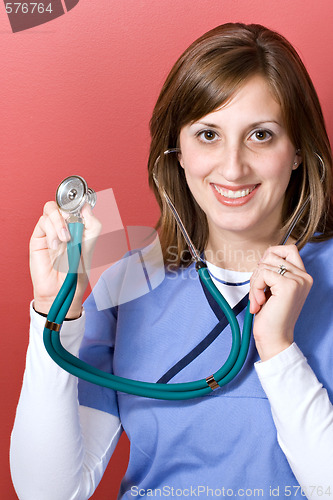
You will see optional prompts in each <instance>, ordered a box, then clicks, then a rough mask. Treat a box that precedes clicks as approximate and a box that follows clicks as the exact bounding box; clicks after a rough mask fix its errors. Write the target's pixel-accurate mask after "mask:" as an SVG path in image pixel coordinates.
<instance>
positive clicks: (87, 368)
mask: <svg viewBox="0 0 333 500" xmlns="http://www.w3.org/2000/svg"><path fill="white" fill-rule="evenodd" d="M68 227H69V231H70V233H71V241H70V242H69V243H68V244H67V251H68V260H69V272H68V274H67V276H66V278H65V281H64V283H63V285H62V287H61V289H60V291H59V293H58V295H57V297H56V299H55V300H54V303H53V304H52V307H51V309H50V311H49V314H48V316H47V320H46V324H45V327H44V332H43V340H44V345H45V348H46V350H47V352H48V353H49V355H50V356H51V358H52V359H53V360H54V361H55V362H56V363H57V364H58V365H59V366H61V367H62V368H63V369H64V370H66V371H67V372H69V373H71V374H72V375H74V376H76V377H79V378H81V379H83V380H87V381H88V382H91V383H94V384H97V385H101V386H103V387H108V388H110V389H113V390H116V391H120V392H126V393H129V394H134V395H137V396H142V397H149V398H155V399H166V400H185V399H192V398H197V397H202V396H205V395H206V394H209V393H210V392H212V390H213V389H212V385H211V384H210V382H208V381H207V380H208V379H212V378H213V380H214V383H215V385H216V386H220V387H221V386H223V385H225V384H227V383H228V382H230V381H231V380H232V379H233V378H234V377H235V376H236V375H237V374H238V372H239V371H240V369H241V368H242V366H243V364H244V361H245V358H246V355H247V352H248V347H249V342H250V335H251V327H252V317H253V316H252V314H250V312H249V306H248V308H247V311H246V315H245V322H244V330H243V336H242V339H241V336H240V330H239V325H238V322H237V319H236V316H235V314H234V312H233V311H232V309H231V308H230V306H229V304H228V303H227V302H226V301H225V299H224V298H223V297H222V295H221V294H220V293H219V291H218V290H217V288H216V287H215V285H214V283H213V282H212V280H211V278H210V275H209V273H208V270H207V268H206V267H205V266H203V267H201V268H200V269H198V272H199V276H200V279H201V280H202V281H203V283H204V285H205V286H206V287H207V288H208V289H209V291H210V293H212V294H213V295H214V297H215V299H216V300H217V302H218V303H219V305H220V306H221V307H222V309H223V310H224V311H225V313H226V315H227V318H228V320H229V322H230V325H231V331H232V348H231V351H230V354H229V356H228V359H227V361H226V363H225V364H224V365H223V366H222V367H221V368H220V369H219V370H218V371H217V372H216V373H214V375H213V376H210V377H207V379H201V380H196V381H194V382H187V383H179V384H159V383H149V382H141V381H136V380H131V379H127V378H124V377H118V376H116V375H113V374H110V373H106V372H103V371H101V370H99V369H97V368H95V367H93V366H91V365H89V364H87V363H85V362H84V361H82V360H80V359H79V358H77V357H75V356H73V355H72V354H71V353H69V352H68V351H67V350H66V349H64V347H63V346H62V344H61V341H60V331H59V330H60V326H61V324H62V323H63V321H64V319H65V317H66V314H67V312H68V310H69V308H70V305H71V303H72V300H73V298H74V295H75V290H76V286H77V269H78V266H79V262H80V255H81V242H82V234H83V224H82V223H81V222H74V223H69V224H68Z"/></svg>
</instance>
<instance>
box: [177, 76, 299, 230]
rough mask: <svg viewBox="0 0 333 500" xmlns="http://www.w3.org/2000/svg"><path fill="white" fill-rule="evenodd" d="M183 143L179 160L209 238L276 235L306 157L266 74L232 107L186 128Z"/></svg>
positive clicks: (246, 88) (249, 84) (248, 86)
mask: <svg viewBox="0 0 333 500" xmlns="http://www.w3.org/2000/svg"><path fill="white" fill-rule="evenodd" d="M179 142H180V149H181V153H180V154H179V161H180V164H181V166H182V167H183V168H184V172H185V176H186V180H187V183H188V186H189V188H190V190H191V192H192V194H193V196H194V198H195V200H196V201H197V203H198V204H199V206H200V207H201V209H202V210H203V211H204V212H205V214H206V216H207V220H208V227H209V240H211V239H212V238H213V239H214V238H215V239H216V238H221V237H222V238H223V237H224V238H226V237H228V236H229V237H230V236H231V234H233V235H237V236H241V237H242V238H246V239H257V238H262V237H263V235H267V236H272V235H273V234H275V235H276V232H277V231H278V230H279V228H280V227H281V215H282V206H283V200H284V195H285V191H286V189H287V186H288V183H289V180H290V176H291V173H292V170H293V169H294V168H297V165H298V164H299V163H300V162H301V158H300V157H299V156H298V155H297V154H296V148H295V146H294V145H293V144H292V142H291V140H290V139H289V137H288V134H287V132H286V129H285V127H284V124H283V118H282V113H281V108H280V105H279V104H278V102H277V101H276V100H275V99H274V97H273V95H272V93H271V91H270V88H269V86H268V84H267V82H266V80H265V79H264V78H263V77H262V76H259V75H258V76H255V77H253V78H251V79H250V80H249V81H247V82H246V83H245V84H244V85H243V86H242V87H241V89H240V90H239V91H238V92H237V93H236V94H235V96H234V97H233V98H232V99H231V100H230V101H229V103H227V104H226V105H224V106H222V107H221V108H219V109H218V110H216V111H214V112H212V113H209V114H208V115H206V116H203V117H202V118H200V119H199V120H198V121H196V122H194V123H191V124H188V125H186V126H184V127H183V128H182V129H181V132H180V136H179ZM294 162H296V163H297V165H294Z"/></svg>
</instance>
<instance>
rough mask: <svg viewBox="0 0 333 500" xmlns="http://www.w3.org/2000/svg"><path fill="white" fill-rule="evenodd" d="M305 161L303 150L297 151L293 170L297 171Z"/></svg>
mask: <svg viewBox="0 0 333 500" xmlns="http://www.w3.org/2000/svg"><path fill="white" fill-rule="evenodd" d="M302 161H303V157H302V154H301V150H300V149H296V153H295V157H294V163H293V170H296V169H297V168H298V167H299V166H300V164H301V163H302Z"/></svg>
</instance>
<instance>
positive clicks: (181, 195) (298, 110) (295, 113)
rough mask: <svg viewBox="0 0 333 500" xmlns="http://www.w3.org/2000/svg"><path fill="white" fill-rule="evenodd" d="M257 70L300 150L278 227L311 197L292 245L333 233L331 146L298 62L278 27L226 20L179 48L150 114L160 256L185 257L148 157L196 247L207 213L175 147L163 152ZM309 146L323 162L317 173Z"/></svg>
mask: <svg viewBox="0 0 333 500" xmlns="http://www.w3.org/2000/svg"><path fill="white" fill-rule="evenodd" d="M258 74H259V75H262V76H263V77H264V78H265V79H266V81H267V82H268V84H269V86H270V88H271V90H272V92H273V95H274V96H275V98H276V99H277V101H278V102H279V104H280V106H281V109H282V114H283V118H284V124H285V127H286V130H287V132H288V134H289V137H290V140H291V141H292V143H293V144H294V145H295V149H296V148H297V149H300V150H301V155H302V164H301V165H300V167H299V168H298V169H296V170H295V171H293V173H292V177H291V180H290V183H289V186H288V188H287V191H286V195H285V200H284V207H283V214H282V216H283V220H282V226H283V227H282V231H285V230H286V228H287V227H288V226H289V224H290V221H291V220H292V218H293V215H294V214H295V213H296V211H297V210H298V209H299V207H300V206H301V205H302V204H303V203H304V201H305V200H306V199H307V197H310V203H309V204H308V205H307V208H306V210H305V211H304V213H303V215H302V217H301V218H300V220H299V222H298V223H297V224H296V226H295V228H294V230H293V232H292V236H293V237H294V238H295V239H297V240H300V244H299V248H301V247H302V246H304V245H305V243H306V242H308V241H309V240H311V241H320V240H323V239H328V238H329V237H331V236H332V235H333V204H332V198H331V189H332V153H331V148H330V144H329V139H328V136H327V132H326V128H325V123H324V118H323V114H322V111H321V107H320V103H319V99H318V96H317V94H316V91H315V89H314V86H313V84H312V81H311V79H310V77H309V75H308V73H307V71H306V69H305V67H304V64H303V63H302V61H301V59H300V57H299V56H298V54H297V52H296V50H295V49H294V48H293V47H292V45H291V44H290V43H289V42H288V41H287V40H286V39H285V38H284V37H283V36H281V35H280V34H278V33H276V32H274V31H271V30H269V29H267V28H265V27H263V26H260V25H257V24H250V25H245V24H241V23H228V24H224V25H221V26H218V27H217V28H215V29H213V30H211V31H209V32H208V33H206V34H204V35H203V36H201V37H200V38H199V39H198V40H196V41H195V42H194V43H192V45H190V47H189V48H188V49H187V50H186V51H185V52H184V53H183V54H182V55H181V56H180V58H179V59H178V61H177V62H176V64H175V65H174V66H173V68H172V70H171V72H170V73H169V76H168V77H167V79H166V82H165V84H164V86H163V88H162V91H161V93H160V96H159V98H158V100H157V103H156V106H155V108H154V111H153V115H152V118H151V122H150V131H151V139H152V140H151V147H150V155H149V161H148V171H149V184H150V186H151V187H152V189H153V190H154V193H155V196H156V198H157V201H158V203H159V205H160V208H161V217H160V219H159V221H158V224H157V228H159V229H160V242H161V246H162V251H163V255H164V259H165V261H166V263H170V262H173V263H174V264H176V265H177V266H179V265H187V264H188V263H189V259H188V253H187V246H186V243H185V241H184V239H183V237H182V235H181V233H180V232H179V231H178V229H177V226H176V223H175V221H174V218H173V216H172V215H171V213H170V210H169V209H168V207H167V205H166V202H165V200H164V198H163V196H162V197H161V196H160V193H159V191H158V189H157V188H156V186H155V183H154V181H153V170H154V165H155V163H156V161H157V159H158V157H160V159H159V161H158V169H157V176H158V180H159V183H160V185H162V186H163V188H164V189H165V190H166V192H167V193H168V194H169V196H170V197H171V199H172V200H173V202H174V204H175V206H176V209H177V211H178V212H179V214H180V216H181V218H182V220H183V221H184V225H185V227H186V229H187V231H188V233H189V235H190V237H191V239H192V241H193V242H194V245H195V246H196V247H197V249H198V250H199V252H202V251H203V250H204V248H205V245H206V243H207V239H208V224H207V219H206V215H205V213H204V212H203V211H202V209H201V208H200V207H199V205H198V204H197V203H196V201H195V199H194V198H193V196H192V194H191V192H190V190H189V188H188V186H187V183H186V179H185V175H184V172H183V169H182V168H180V166H179V163H178V160H177V154H168V155H164V154H163V152H164V151H165V150H167V149H169V148H173V147H176V146H177V144H178V138H179V134H180V130H181V128H182V127H183V126H185V125H187V124H189V123H191V122H194V121H197V120H198V119H199V118H201V117H202V116H205V115H206V114H208V113H210V112H212V111H214V110H216V109H217V108H218V107H220V106H221V105H222V104H223V103H225V102H227V101H228V100H229V99H230V98H231V97H232V96H233V95H234V94H235V92H237V91H238V90H239V89H240V87H241V86H242V85H243V84H244V83H245V82H246V81H247V80H248V79H249V78H250V77H253V76H254V75H258ZM316 153H317V154H319V155H320V157H321V158H322V160H323V162H324V165H325V172H324V178H323V180H322V177H323V168H322V164H321V161H320V160H319V159H318V157H317V155H316ZM314 233H319V234H316V235H315V236H314ZM175 249H176V254H177V257H176V259H175V254H174V253H173V250H175Z"/></svg>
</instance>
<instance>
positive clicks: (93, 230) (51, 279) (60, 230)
mask: <svg viewBox="0 0 333 500" xmlns="http://www.w3.org/2000/svg"><path fill="white" fill-rule="evenodd" d="M81 215H82V218H83V219H84V225H85V228H84V231H83V241H82V257H81V264H82V266H81V267H82V268H83V269H81V271H82V270H83V272H80V273H79V275H78V284H77V289H76V292H75V296H74V300H73V302H72V305H71V307H70V309H69V311H68V313H67V316H66V318H78V317H79V316H80V315H81V310H82V301H83V295H84V292H85V289H86V287H87V284H88V275H87V272H88V271H89V267H90V262H91V258H92V253H93V249H94V246H95V243H96V239H97V237H98V235H99V233H100V231H101V228H102V225H101V223H100V221H99V220H98V219H97V218H96V217H94V215H93V213H92V210H91V207H90V205H89V204H85V206H84V207H83V209H82V211H81ZM69 240H70V234H69V231H68V228H67V224H66V221H65V219H64V217H63V215H62V214H61V212H60V211H59V208H58V205H57V204H56V202H55V201H48V202H47V203H46V204H45V205H44V210H43V215H42V216H41V217H40V219H39V221H38V223H37V225H36V227H35V229H34V232H33V234H32V236H31V239H30V247H29V248H30V274H31V279H32V284H33V289H34V308H35V310H36V311H38V312H41V313H44V314H47V313H48V312H49V310H50V307H51V305H52V303H53V301H54V299H55V297H56V295H57V293H58V291H59V289H60V287H61V285H62V284H63V282H64V279H65V277H66V272H64V270H61V269H60V270H59V269H57V268H56V266H55V265H54V264H55V261H56V259H57V258H59V256H60V255H61V254H62V256H64V254H65V251H66V244H67V242H68V241H69Z"/></svg>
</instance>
